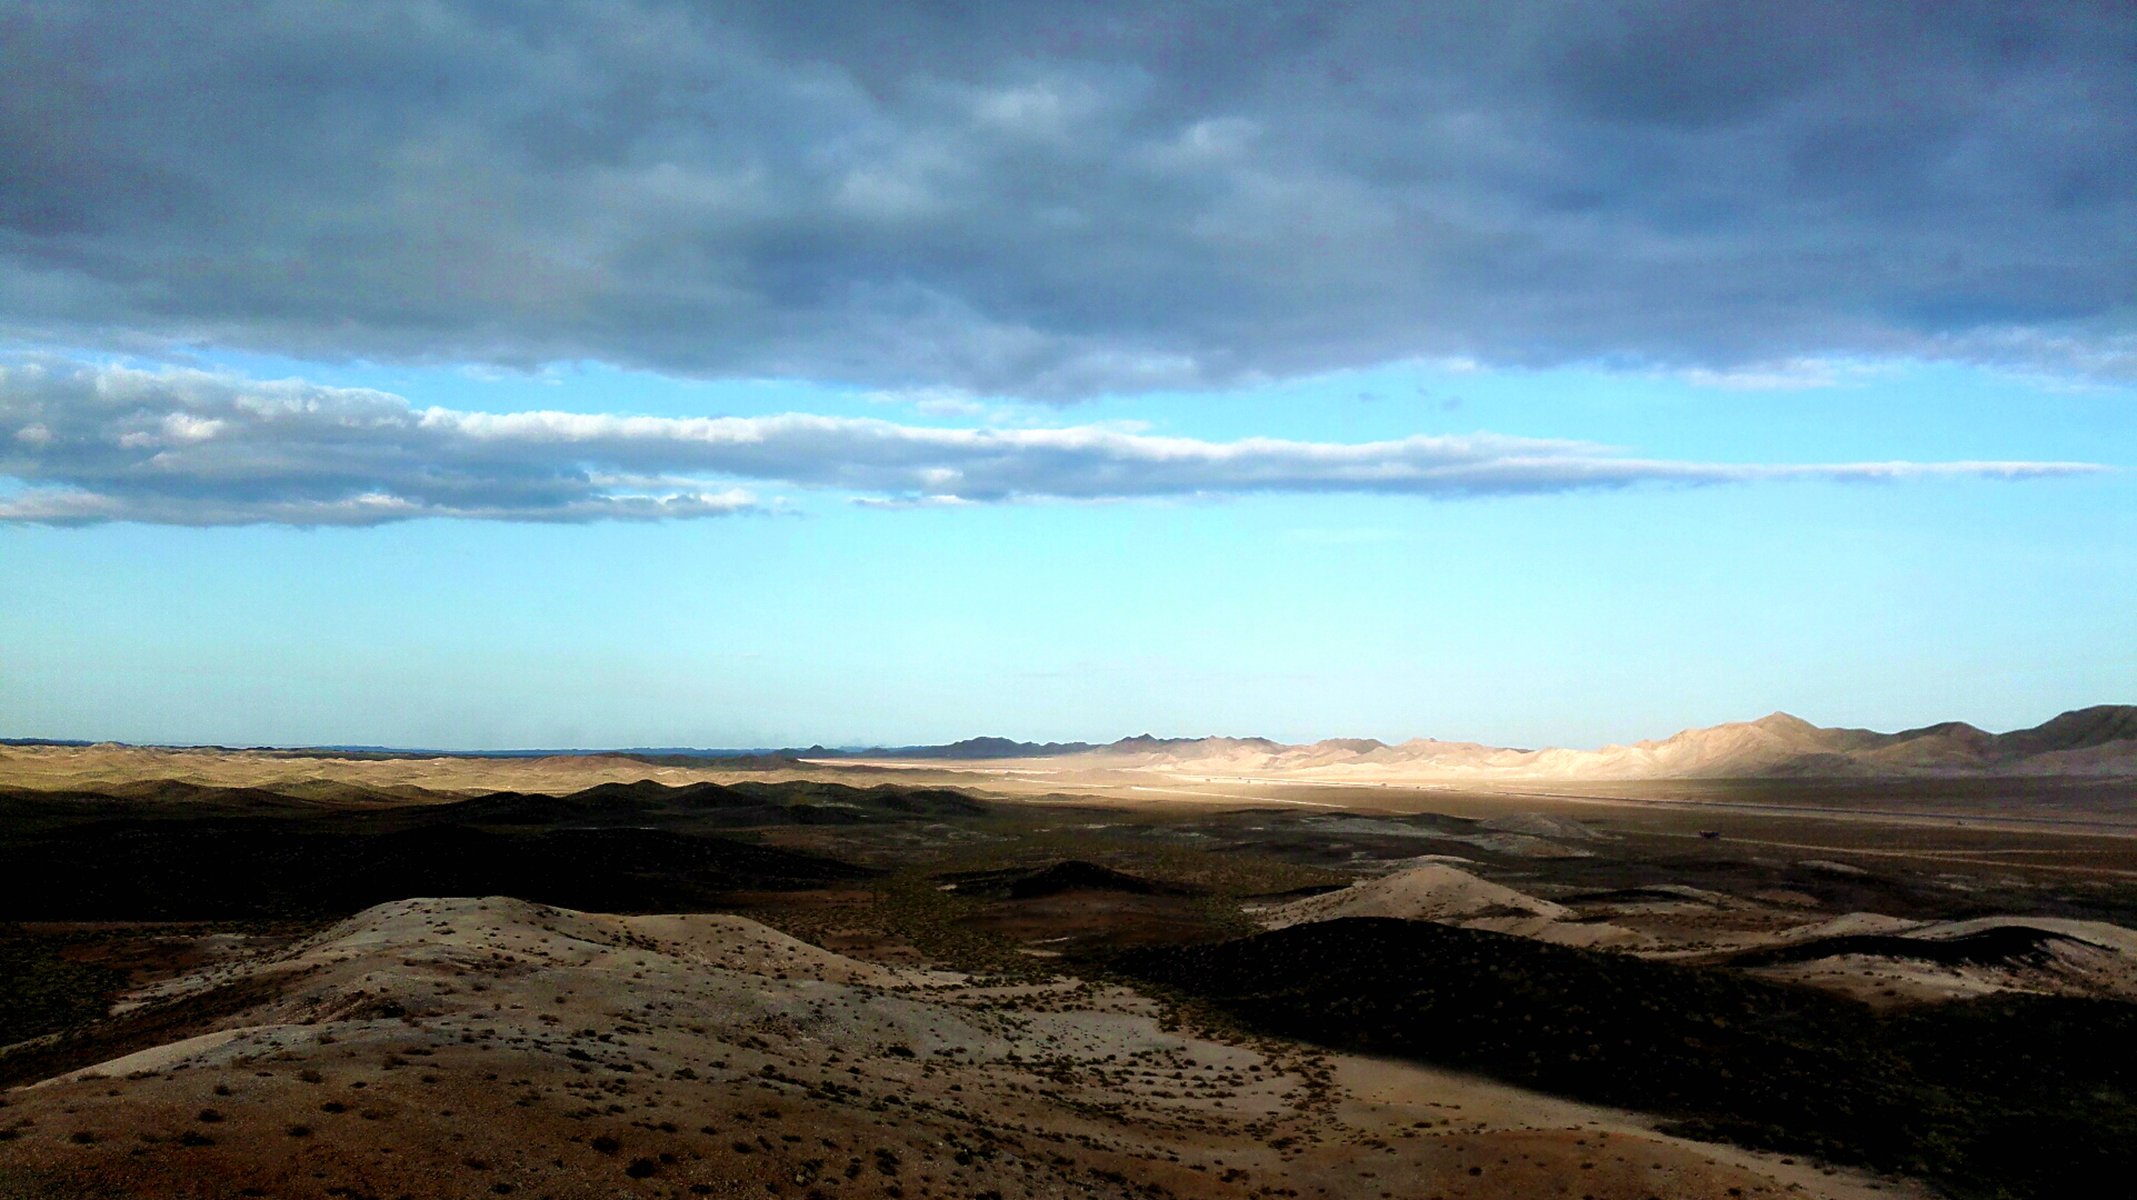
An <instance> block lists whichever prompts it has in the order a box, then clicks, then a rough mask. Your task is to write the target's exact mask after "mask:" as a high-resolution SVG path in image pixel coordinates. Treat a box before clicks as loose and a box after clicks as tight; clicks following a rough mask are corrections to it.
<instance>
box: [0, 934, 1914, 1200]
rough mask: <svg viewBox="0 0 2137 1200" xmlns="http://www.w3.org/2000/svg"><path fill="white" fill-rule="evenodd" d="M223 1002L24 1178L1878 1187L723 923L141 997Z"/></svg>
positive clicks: (168, 1182) (25, 1108)
mask: <svg viewBox="0 0 2137 1200" xmlns="http://www.w3.org/2000/svg"><path fill="white" fill-rule="evenodd" d="M231 986H254V987H261V988H262V989H263V990H262V993H261V999H260V1002H259V1003H257V1004H255V1005H252V1006H251V1007H248V1008H246V1009H244V1010H243V1011H240V1012H237V1013H234V1014H232V1015H231V1016H229V1017H227V1018H224V1019H222V1020H220V1021H219V1022H217V1023H216V1024H219V1025H220V1026H222V1027H221V1028H212V1029H203V1030H199V1031H198V1032H197V1035H196V1036H193V1037H191V1038H189V1039H187V1040H184V1041H179V1042H175V1043H173V1044H171V1045H166V1046H160V1047H155V1048H151V1049H148V1050H145V1051H142V1052H140V1053H137V1054H133V1055H129V1056H125V1057H122V1058H119V1059H117V1060H115V1061H111V1062H107V1063H105V1064H103V1065H101V1066H99V1067H96V1068H92V1069H89V1070H85V1071H78V1072H74V1073H72V1074H70V1075H69V1076H67V1077H64V1078H61V1079H57V1080H51V1081H47V1082H44V1083H40V1084H37V1085H34V1086H32V1087H28V1088H19V1089H15V1090H14V1091H12V1092H10V1093H9V1094H8V1095H7V1097H6V1099H7V1101H8V1104H7V1106H6V1108H5V1109H0V1124H11V1125H12V1126H13V1127H14V1128H15V1129H16V1131H17V1136H16V1137H15V1138H14V1139H13V1140H11V1141H8V1142H7V1143H6V1144H5V1145H6V1149H5V1152H4V1160H0V1161H4V1162H5V1164H6V1170H8V1171H12V1172H14V1173H15V1174H14V1175H13V1176H12V1178H13V1179H14V1180H16V1181H17V1182H18V1183H19V1182H20V1181H22V1180H33V1181H34V1180H41V1181H44V1182H45V1183H47V1184H51V1185H53V1186H59V1185H61V1184H66V1185H68V1186H86V1184H85V1181H91V1182H95V1181H101V1182H105V1183H109V1184H110V1185H112V1186H114V1187H117V1188H120V1189H122V1190H131V1191H134V1192H135V1193H137V1194H155V1195H171V1196H195V1195H199V1196H207V1195H218V1196H220V1195H228V1194H230V1193H232V1192H234V1191H236V1190H238V1188H239V1187H241V1186H248V1185H249V1186H255V1187H258V1188H259V1189H260V1190H261V1191H262V1192H263V1193H264V1194H267V1195H273V1196H285V1195H286V1196H306V1197H309V1196H315V1195H316V1196H325V1195H327V1194H328V1189H330V1188H338V1189H343V1190H341V1191H337V1192H334V1193H333V1194H334V1195H336V1196H346V1195H350V1194H354V1195H375V1196H382V1197H383V1196H394V1195H399V1194H403V1193H406V1194H409V1195H421V1196H463V1195H464V1196H489V1195H501V1194H514V1193H525V1194H529V1195H549V1196H557V1197H580V1196H597V1195H598V1196H603V1197H614V1196H624V1195H629V1196H666V1195H673V1196H684V1195H701V1194H719V1195H743V1196H769V1195H775V1194H780V1193H782V1192H787V1189H789V1188H791V1189H793V1190H792V1191H791V1192H788V1193H787V1194H792V1195H796V1196H805V1195H807V1194H809V1193H810V1192H812V1191H814V1192H820V1193H821V1194H822V1195H824V1196H826V1197H829V1196H878V1195H902V1196H906V1197H916V1196H921V1195H944V1196H971V1195H978V1194H981V1193H984V1192H986V1191H990V1190H991V1191H995V1192H999V1193H1000V1194H1001V1195H1002V1196H1004V1197H1013V1196H1014V1197H1022V1196H1065V1195H1108V1196H1110V1195H1122V1196H1125V1195H1129V1194H1141V1193H1142V1189H1144V1188H1146V1187H1148V1186H1152V1185H1155V1186H1158V1187H1161V1188H1163V1189H1165V1190H1166V1191H1167V1192H1169V1193H1170V1194H1172V1195H1175V1196H1183V1197H1186V1196H1205V1195H1207V1196H1216V1195H1237V1194H1241V1193H1242V1192H1243V1191H1244V1192H1253V1191H1257V1190H1259V1189H1261V1188H1263V1187H1273V1188H1277V1189H1278V1190H1279V1192H1280V1193H1281V1194H1287V1195H1288V1194H1291V1193H1292V1192H1295V1193H1296V1194H1298V1195H1301V1196H1307V1197H1321V1196H1331V1197H1334V1196H1365V1197H1373V1196H1378V1195H1380V1194H1381V1192H1382V1191H1390V1192H1398V1193H1399V1194H1402V1195H1405V1196H1408V1195H1441V1196H1446V1197H1475V1198H1478V1200H1512V1198H1513V1197H1529V1196H1552V1195H1568V1196H1579V1195H1583V1194H1586V1195H1593V1196H1597V1197H1611V1198H1613V1200H1616V1198H1619V1197H1623V1198H1626V1200H1640V1198H1642V1197H1647V1196H1657V1197H1665V1198H1677V1197H1709V1196H1712V1197H1722V1196H1726V1195H1733V1194H1742V1195H1780V1194H1783V1193H1793V1194H1795V1195H1802V1196H1832V1197H1850V1198H1854V1197H1863V1196H1868V1195H1870V1194H1871V1192H1872V1190H1873V1189H1872V1186H1871V1185H1872V1184H1873V1183H1876V1182H1878V1181H1875V1180H1872V1179H1871V1178H1869V1177H1867V1176H1864V1175H1860V1174H1856V1173H1850V1172H1836V1173H1833V1174H1825V1173H1823V1172H1822V1171H1820V1170H1818V1169H1816V1168H1813V1167H1810V1166H1807V1165H1805V1164H1801V1163H1798V1164H1793V1165H1789V1164H1783V1163H1782V1162H1781V1161H1780V1160H1779V1158H1778V1157H1773V1156H1765V1155H1755V1154H1748V1153H1744V1152H1740V1151H1734V1150H1729V1149H1727V1148H1724V1147H1720V1146H1714V1145H1708V1144H1704V1143H1695V1142H1687V1141H1683V1140H1681V1139H1676V1138H1671V1137H1668V1136H1665V1135H1662V1134H1660V1133H1658V1132H1656V1131H1655V1130H1654V1129H1653V1128H1652V1125H1651V1123H1650V1122H1649V1121H1648V1120H1647V1119H1645V1118H1642V1117H1639V1116H1637V1115H1635V1114H1630V1113H1623V1112H1617V1111H1613V1110H1606V1109H1599V1108H1595V1107H1592V1106H1584V1105H1576V1104H1569V1103H1567V1102H1565V1101H1560V1100H1555V1099H1551V1098H1549V1097H1545V1096H1541V1095H1538V1094H1536V1093H1532V1092H1528V1091H1524V1090H1522V1089H1519V1088H1511V1087H1506V1086H1503V1085H1499V1084H1494V1083H1491V1082H1489V1081H1485V1080H1480V1079H1476V1078H1472V1077H1467V1076H1461V1075H1457V1074H1454V1073H1450V1072H1442V1071H1434V1070H1430V1069H1426V1068H1421V1067H1415V1066H1410V1065H1406V1064H1400V1063H1390V1062H1382V1061H1378V1060H1372V1059H1366V1058H1360V1057H1355V1056H1345V1055H1333V1054H1327V1053H1324V1052H1320V1051H1316V1050H1314V1049H1312V1048H1310V1047H1302V1046H1297V1045H1294V1044H1290V1043H1284V1042H1279V1041H1273V1040H1263V1039H1255V1038H1246V1037H1237V1036H1230V1035H1227V1036H1225V1037H1222V1038H1213V1037H1210V1036H1198V1035H1196V1034H1194V1033H1192V1032H1189V1031H1185V1030H1182V1029H1178V1028H1174V1027H1171V1026H1170V1023H1169V1021H1168V1019H1167V1017H1166V1012H1165V1010H1164V1009H1163V1008H1162V1007H1161V1006H1160V1005H1158V1004H1156V1003H1154V1002H1152V1001H1151V1000H1148V999H1146V998H1144V997H1142V996H1139V995H1137V994H1135V993H1133V992H1131V991H1127V990H1125V989H1120V988H1113V987H1092V986H1089V985H1086V984H1083V983H1081V982H1079V981H1076V980H1073V979H1067V978H1063V979H1060V980H1058V981H1056V982H1055V983H1054V984H1052V985H1048V986H1038V987H1034V986H1029V985H1026V986H1021V987H1015V988H1004V987H995V986H989V985H988V983H987V981H985V980H974V979H968V978H965V977H962V976H958V975H954V974H950V973H943V972H932V973H931V972H920V971H913V970H908V969H898V968H890V967H884V966H881V965H878V964H874V963H867V962H862V961H858V960H855V959H851V958H847V957H845V956H842V955H838V954H833V953H831V952H828V951H824V950H821V949H818V948H816V947H814V946H810V945H807V944H806V943H801V942H798V941H795V940H794V939H792V938H788V937H786V936H785V935H783V934H779V933H776V932H775V931H772V930H769V929H766V928H765V927H763V926H761V925H757V924H756V923H755V922H751V921H748V920H745V919H743V918H739V917H730V916H670V917H655V918H618V917H610V916H602V915H598V914H589V913H579V912H572V911H569V910H562V909H555V908H548V907H543V906H538V905H531V904H525V903H522V902H520V901H517V900H511V899H507V898H502V897H489V898H482V899H436V900H409V901H402V902H397V903H394V904H388V905H382V906H379V907H378V908H374V909H371V910H368V911H366V912H365V913H362V914H359V915H358V916H356V917H354V918H352V919H350V920H348V921H345V922H342V923H341V924H339V925H337V926H335V927H333V928H332V929H330V930H328V931H326V932H324V933H322V934H320V935H319V936H317V937H314V938H312V939H309V940H308V941H306V942H304V943H301V944H299V945H297V946H295V947H293V948H291V949H289V950H287V951H284V952H281V953H278V954H274V955H271V956H266V957H263V958H262V959H259V960H255V961H250V962H242V963H236V964H224V965H221V966H218V967H216V968H214V969H213V970H211V971H208V972H205V973H203V974H202V975H201V976H199V977H196V978H193V979H190V980H187V981H177V982H174V983H172V984H169V985H166V986H164V987H163V988H162V989H161V992H162V994H164V995H167V996H168V995H178V994H188V993H190V994H199V995H209V994H214V991H215V989H217V988H228V987H231ZM211 1110H212V1112H211V1115H212V1116H213V1117H214V1118H216V1119H214V1120H203V1119H202V1114H203V1112H209V1111H211ZM293 1130H301V1133H293V1132H292V1131H293ZM186 1137H191V1138H193V1139H195V1140H196V1141H199V1140H200V1139H205V1140H206V1144H194V1145H188V1144H186V1141H185V1140H184V1139H185V1138H186ZM600 1139H613V1141H604V1140H600ZM878 1151H881V1152H883V1153H882V1154H879V1153H878ZM885 1154H887V1155H889V1156H890V1157H887V1158H886V1157H884V1155H885ZM631 1172H637V1173H636V1174H633V1173H631ZM499 1185H502V1189H500V1187H499ZM1879 1186H1880V1188H1881V1189H1882V1190H1879V1191H1878V1194H1880V1195H1887V1196H1889V1195H1892V1194H1894V1193H1895V1190H1898V1191H1899V1192H1900V1193H1901V1194H1909V1193H1908V1192H1907V1189H1906V1188H1905V1187H1899V1188H1897V1189H1896V1187H1895V1185H1894V1184H1893V1183H1892V1182H1891V1181H1884V1182H1882V1183H1881V1184H1880V1185H1879ZM892 1189H895V1190H892ZM1284 1189H1291V1192H1285V1191H1284ZM1731 1189H1737V1190H1736V1191H1735V1192H1732V1191H1731Z"/></svg>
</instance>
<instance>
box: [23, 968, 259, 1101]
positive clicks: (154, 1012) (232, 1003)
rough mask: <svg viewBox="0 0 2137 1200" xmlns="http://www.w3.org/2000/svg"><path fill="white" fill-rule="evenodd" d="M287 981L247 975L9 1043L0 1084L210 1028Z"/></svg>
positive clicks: (52, 1073)
mask: <svg viewBox="0 0 2137 1200" xmlns="http://www.w3.org/2000/svg"><path fill="white" fill-rule="evenodd" d="M287 982H288V981H287V980H277V979H248V980H244V981H241V982H238V983H234V984H225V985H224V986H222V987H219V988H216V989H214V990H213V991H210V992H207V993H205V994H202V995H196V996H186V997H181V998H179V999H176V1000H165V1001H161V1002H158V1003H152V1004H145V1005H143V1006H141V1007H140V1008H137V1009H133V1010H131V1011H129V1012H125V1013H121V1014H119V1015H118V1016H116V1017H109V1018H105V1019H103V1020H97V1021H93V1022H91V1023H89V1024H85V1025H80V1026H76V1027H74V1028H70V1029H67V1030H64V1031H62V1032H60V1033H58V1034H56V1035H53V1036H50V1037H46V1038H40V1039H38V1040H36V1041H33V1042H27V1043H23V1044H20V1045H15V1046H9V1047H7V1048H6V1049H4V1050H0V1088H8V1087H16V1086H19V1085H21V1084H25V1083H34V1082H36V1081H37V1080H40V1079H50V1078H52V1077H53V1076H55V1075H64V1074H66V1073H67V1072H68V1071H77V1070H80V1069H81V1068H83V1067H89V1066H95V1065H96V1064H97V1063H100V1062H109V1061H110V1060H112V1059H114V1058H120V1057H123V1056H125V1055H128V1054H133V1053H136V1052H137V1051H141V1050H147V1049H150V1048H152V1047H155V1046H167V1045H169V1044H171V1043H172V1042H179V1041H184V1040H185V1039H186V1038H189V1037H194V1036H197V1035H199V1034H202V1033H206V1032H209V1031H210V1030H212V1029H214V1028H215V1023H216V1022H217V1021H219V1020H220V1019H222V1018H224V1017H229V1016H233V1015H235V1014H237V1013H241V1012H244V1011H245V1010H246V1009H248V1008H254V1007H257V1006H259V1005H261V1004H265V1003H267V1002H268V1001H271V1000H273V999H275V998H276V997H277V996H278V995H280V994H281V989H282V987H283V986H285V985H286V984H287ZM97 1015H98V1016H101V1015H102V1014H101V1012H99V1013H98V1014H97Z"/></svg>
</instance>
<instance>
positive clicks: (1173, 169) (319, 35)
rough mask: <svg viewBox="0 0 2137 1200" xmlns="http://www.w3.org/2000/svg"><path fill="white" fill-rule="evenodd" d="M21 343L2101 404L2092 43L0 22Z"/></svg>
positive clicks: (76, 19)
mask: <svg viewBox="0 0 2137 1200" xmlns="http://www.w3.org/2000/svg"><path fill="white" fill-rule="evenodd" d="M0 147H4V153H0V320H4V321H6V322H8V325H7V327H6V332H8V333H11V334H12V335H13V336H14V337H16V338H17V339H18V340H19V341H24V342H38V341H44V342H48V343H49V342H64V341H72V342H76V343H86V342H99V343H102V344H113V345H126V346H133V347H140V346H144V345H150V344H154V343H156V342H157V341H159V340H176V341H188V340H190V341H195V342H201V343H207V344H214V345H223V346H231V347H245V348H252V349H259V350H268V351H277V352H286V353H292V354H297V355H312V356H343V355H356V356H371V357H380V358H399V359H410V360H417V361H466V360H475V361H483V362H490V363H497V364H506V365H511V364H527V365H532V364H536V363H540V362H544V361H551V360H557V359H575V358H595V359H601V360H606V361H610V362H615V363H621V364H628V365H634V366H644V367H650V368H654V369H659V370H664V371H671V372H682V373H692V374H707V375H756V376H767V375H770V376H798V377H806V378H815V379H835V380H842V381H851V382H861V383H867V384H872V385H881V386H934V387H941V386H948V387H957V388H964V389H969V390H973V391H980V392H999V393H1008V394H1017V395H1024V396H1030V397H1038V398H1055V399H1062V398H1074V397H1077V396H1082V395H1087V394H1091V393H1093V392H1098V391H1106V390H1118V389H1137V388H1148V387H1172V386H1205V385H1211V384H1221V383H1226V382H1237V381H1242V380H1252V379H1256V378H1262V377H1268V376H1281V375H1288V374H1295V373H1301V372H1310V371H1316V370H1323V369H1328V368H1336V367H1344V366H1355V365H1361V364H1367V363H1374V362H1382V361H1388V360H1393V359H1399V358H1405V357H1413V356H1466V357H1471V358H1476V359H1479V360H1481V361H1485V362H1490V363H1507V364H1548V363H1558V362H1566V361H1586V360H1602V361H1605V362H1616V363H1625V364H1634V365H1640V366H1655V365H1661V366H1687V367H1698V368H1704V369H1709V370H1728V369H1732V368H1737V367H1743V366H1748V365H1757V364H1770V363H1773V362H1777V361H1785V360H1794V359H1802V358H1806V357H1818V356H1840V357H1879V356H1888V355H1912V356H1923V357H1933V358H1934V357H1946V358H1960V359H1967V360H1973V361H1986V362H1999V363H2006V364H2011V365H2015V366H2019V367H2023V368H2027V369H2036V370H2046V371H2051V372H2057V373H2063V374H2069V375H2077V376H2092V377H2103V378H2112V379H2125V380H2126V379H2129V378H2132V377H2137V334H2133V332H2132V315H2131V314H2132V311H2133V301H2137V9H2133V8H2132V7H2131V6H2130V5H2128V4H2127V3H2123V2H2121V0H2116V2H2113V3H2099V4H2085V3H2062V4H2038V5H2024V4H1987V3H1975V4H1968V3H1952V2H1940V3H1922V4H1902V3H1869V4H1863V3H1846V4H1841V3H1834V4H1826V3H1819V2H1816V0H1803V2H1799V3H1790V4H1769V3H1758V4H1697V5H1693V4H1630V3H1627V4H1599V3H1578V4H1548V3H1537V4H1523V5H1506V4H1475V5H1464V4H1450V5H1418V4H1411V3H1370V2H1368V3H1358V4H1351V5H1328V4H1325V3H1313V4H1304V3H1300V4H1262V5H1239V4H1229V3H1226V4H1218V3H1208V4H1169V5H1168V4H1160V5H1150V4H1144V3H1138V4H1134V5H1127V4H1105V3H1093V4H1087V5H1036V4H1015V3H1006V2H995V3H975V4H950V3H936V4H915V3H908V4H886V5H850V4H821V3H791V2H789V3H776V4H775V3H762V4H751V3H731V4H703V5H699V4H679V3H659V2H655V0H645V2H631V0H601V2H594V0H585V2H576V3H574V2H558V3H543V4H534V3H526V4H502V3H500V4H480V3H451V2H445V0H426V2H422V3H415V2H406V3H392V2H380V3H368V4H360V5H350V4H340V3H299V2H290V3H257V4H219V5H200V6H194V5H164V4H155V5H150V4H141V5H134V4H121V3H102V4H99V3H82V2H80V0H70V2H67V3H35V2H31V0H14V2H12V3H0Z"/></svg>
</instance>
